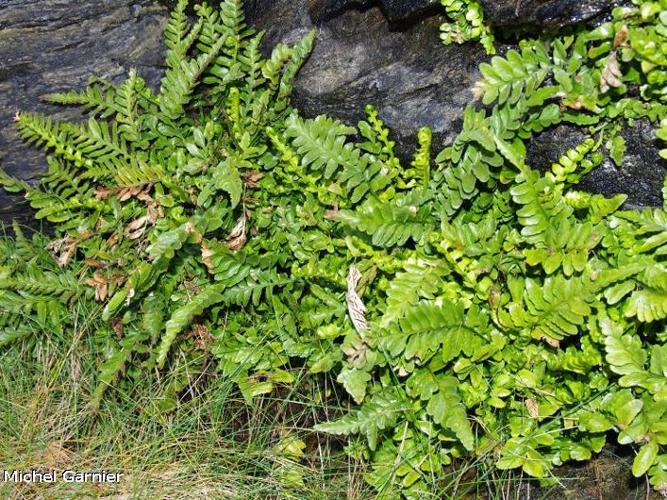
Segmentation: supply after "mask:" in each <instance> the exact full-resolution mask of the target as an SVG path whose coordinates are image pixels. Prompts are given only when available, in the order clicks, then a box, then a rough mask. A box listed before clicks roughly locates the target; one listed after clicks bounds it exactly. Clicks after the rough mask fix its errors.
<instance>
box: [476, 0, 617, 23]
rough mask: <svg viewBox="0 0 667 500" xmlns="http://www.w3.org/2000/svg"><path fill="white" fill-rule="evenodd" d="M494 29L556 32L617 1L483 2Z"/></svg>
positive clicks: (537, 0)
mask: <svg viewBox="0 0 667 500" xmlns="http://www.w3.org/2000/svg"><path fill="white" fill-rule="evenodd" d="M480 2H481V4H482V7H483V8H484V14H485V15H486V19H487V20H488V21H489V22H490V23H491V24H493V25H494V26H507V27H537V28H547V29H556V28H560V27H562V26H566V25H569V24H575V23H579V22H581V21H586V20H588V19H591V18H593V17H595V16H597V15H599V14H601V13H603V12H605V11H607V10H609V9H610V8H611V6H612V5H613V4H614V3H615V2H614V1H613V0H480Z"/></svg>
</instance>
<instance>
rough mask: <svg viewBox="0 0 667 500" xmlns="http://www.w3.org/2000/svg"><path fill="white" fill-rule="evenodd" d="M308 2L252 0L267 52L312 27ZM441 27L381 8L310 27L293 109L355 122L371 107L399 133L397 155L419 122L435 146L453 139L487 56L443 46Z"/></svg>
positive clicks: (475, 49) (437, 19)
mask: <svg viewBox="0 0 667 500" xmlns="http://www.w3.org/2000/svg"><path fill="white" fill-rule="evenodd" d="M405 3H406V4H410V3H411V2H405ZM417 3H419V2H414V4H417ZM308 4H309V2H308V0H296V1H291V2H287V1H285V2H270V3H269V2H267V1H265V0H255V1H250V2H246V7H247V13H248V15H249V18H250V19H251V20H252V22H253V24H254V25H255V27H257V28H258V29H265V30H267V34H266V36H265V39H264V45H265V47H266V48H267V49H268V48H270V47H271V46H273V44H275V43H276V42H278V41H281V40H282V41H288V42H294V41H296V40H298V39H299V38H300V37H302V36H303V35H304V34H305V33H307V32H308V31H309V30H310V29H312V28H313V27H314V21H313V19H312V18H311V16H310V15H309V9H308ZM387 4H388V2H387ZM441 23H442V17H441V16H427V17H425V18H424V19H422V20H415V18H414V17H412V18H411V21H410V22H407V23H405V25H404V26H400V25H396V24H394V23H389V22H388V20H387V18H386V15H385V13H384V10H383V7H381V6H374V7H370V8H367V9H363V10H360V9H358V8H351V9H349V10H346V11H344V12H343V13H341V14H340V15H338V16H336V17H334V18H333V19H331V20H329V21H327V22H325V23H323V24H321V25H319V26H317V29H318V36H317V43H316V45H315V49H314V51H313V54H312V56H311V57H310V59H309V60H308V63H307V64H306V65H305V66H304V68H303V69H302V71H301V73H300V74H299V78H298V79H297V82H296V85H295V89H294V97H293V102H294V104H295V106H296V107H298V108H299V109H300V110H302V111H303V112H304V113H305V114H306V115H308V116H314V115H317V114H322V113H326V114H329V115H332V116H335V117H337V118H341V119H343V120H344V121H347V122H349V123H356V121H358V120H359V119H361V118H363V109H364V106H365V105H366V104H368V103H370V104H373V105H374V106H376V107H377V108H378V109H379V111H380V115H381V116H382V118H383V119H384V120H385V121H386V123H387V125H388V126H389V127H391V128H392V130H393V131H394V133H395V134H396V135H397V136H398V138H399V139H400V141H399V144H401V146H402V147H403V150H402V152H403V153H404V154H405V153H407V152H408V151H410V152H411V145H412V144H414V136H415V134H416V132H417V130H418V129H419V127H420V126H422V125H428V126H430V127H431V128H432V129H433V131H434V133H435V141H434V144H435V145H436V147H438V146H440V145H441V144H442V143H443V142H444V141H445V140H448V139H451V138H453V137H454V136H455V135H456V133H457V131H458V127H457V122H458V120H460V118H461V115H462V112H463V109H464V108H465V105H466V104H468V103H469V102H470V101H471V100H472V87H473V86H474V83H475V81H476V79H477V78H478V76H479V73H478V72H477V66H478V65H479V63H480V62H482V61H483V60H485V59H486V57H487V56H486V54H485V53H484V50H483V49H482V48H481V47H480V46H479V45H478V44H467V45H463V46H449V47H445V46H443V45H442V44H441V43H440V40H439V29H440V24H441Z"/></svg>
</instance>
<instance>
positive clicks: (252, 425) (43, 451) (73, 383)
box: [0, 331, 372, 499]
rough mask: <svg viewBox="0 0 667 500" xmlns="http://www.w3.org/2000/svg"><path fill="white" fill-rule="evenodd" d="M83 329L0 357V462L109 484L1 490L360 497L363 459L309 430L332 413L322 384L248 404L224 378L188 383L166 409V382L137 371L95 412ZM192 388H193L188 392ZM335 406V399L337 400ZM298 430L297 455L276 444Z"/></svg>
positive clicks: (56, 494)
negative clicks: (158, 408) (160, 400)
mask: <svg viewBox="0 0 667 500" xmlns="http://www.w3.org/2000/svg"><path fill="white" fill-rule="evenodd" d="M93 348H94V346H92V345H91V339H90V337H89V336H88V335H87V332H85V331H83V332H82V333H80V334H79V335H77V336H76V339H75V340H74V342H71V341H70V344H69V345H68V343H67V342H66V341H65V339H55V340H51V341H46V342H42V343H38V344H35V343H32V344H31V345H29V344H28V343H23V344H17V345H15V346H14V347H11V348H9V349H7V350H6V351H5V352H3V353H2V354H0V366H1V367H2V370H0V433H1V435H2V436H3V439H1V440H0V464H1V465H0V469H5V470H7V469H9V470H13V469H20V470H24V469H35V468H37V469H49V470H50V469H55V470H59V471H62V470H77V471H97V470H108V471H114V472H115V471H122V472H123V473H124V476H123V478H122V480H121V481H120V482H119V483H110V484H93V483H83V484H73V483H65V482H62V481H59V482H56V483H55V484H12V483H2V482H0V497H2V498H35V497H39V498H59V499H60V498H80V497H82V496H91V497H99V496H109V495H111V496H113V497H115V498H146V497H162V498H164V497H172V498H206V497H212V498H245V499H248V498H278V497H280V498H314V499H318V498H321V499H329V498H352V499H365V498H371V497H372V494H371V492H370V490H369V489H368V487H367V486H366V485H365V484H364V482H363V478H362V472H363V467H362V466H361V464H360V463H358V462H355V461H353V460H351V459H349V458H348V457H347V456H346V455H345V454H344V452H343V446H342V445H341V443H340V442H337V441H332V440H324V439H323V436H322V435H318V434H316V433H313V432H311V431H309V430H308V428H309V427H310V426H311V425H312V424H313V423H314V422H316V421H320V420H321V419H323V418H328V414H333V413H335V412H337V411H340V408H335V407H333V406H331V405H332V404H333V403H334V402H335V398H327V401H328V402H327V403H324V404H322V403H321V401H322V399H323V395H325V394H333V393H332V392H331V391H330V384H331V381H330V380H327V379H322V380H320V381H312V380H311V379H309V380H308V382H307V383H306V381H305V380H304V378H303V377H300V376H299V375H300V374H302V373H301V372H298V373H297V374H296V375H297V379H298V383H297V384H295V386H294V388H292V389H291V390H289V391H287V390H286V389H285V390H283V391H282V393H279V394H277V395H275V396H273V397H265V398H260V399H257V400H256V401H255V402H254V403H253V404H252V405H247V404H246V403H245V401H244V400H243V399H242V398H241V397H240V395H239V394H238V392H237V391H236V390H234V388H233V387H231V386H230V384H229V383H227V382H226V381H225V380H222V379H220V378H216V377H215V376H212V375H211V376H207V377H199V378H196V379H193V380H192V384H191V386H190V387H189V390H188V391H185V393H184V395H183V397H182V398H181V402H180V404H179V406H178V407H177V409H176V410H174V411H173V412H170V413H169V414H166V415H160V414H158V413H156V412H154V411H152V408H153V405H152V403H153V401H154V399H155V395H156V394H159V393H160V392H161V391H162V388H163V386H164V384H165V381H161V380H159V379H158V378H157V377H156V376H154V377H145V378H144V379H143V380H142V383H141V384H139V385H135V386H134V387H132V389H131V390H128V389H124V388H123V387H122V386H121V387H117V388H115V389H114V390H113V391H110V392H109V394H108V397H107V398H106V400H105V402H104V403H103V405H102V406H101V408H100V411H99V413H98V414H97V415H93V414H92V413H91V411H90V410H89V408H88V406H87V402H86V401H87V398H88V397H89V394H90V393H91V390H92V383H93V381H94V379H95V376H94V374H95V372H96V367H95V366H93V365H92V364H91V363H92V362H91V361H90V360H93V359H95V358H96V356H91V355H90V350H91V349H93ZM193 396H194V397H193ZM340 404H343V403H342V402H340ZM291 437H299V438H300V439H303V440H304V441H305V443H306V454H305V456H304V457H302V458H301V459H299V458H297V457H293V456H291V455H290V454H288V453H285V452H282V451H281V450H280V448H279V446H278V445H279V444H280V443H284V442H286V440H287V439H290V438H291Z"/></svg>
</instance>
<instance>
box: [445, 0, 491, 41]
mask: <svg viewBox="0 0 667 500" xmlns="http://www.w3.org/2000/svg"><path fill="white" fill-rule="evenodd" d="M440 3H441V4H442V6H443V7H444V8H445V15H446V17H447V21H446V22H444V23H443V24H442V26H441V27H440V38H441V40H442V43H444V44H445V45H451V44H452V43H457V44H461V43H465V42H468V41H479V43H481V44H482V46H483V47H484V50H486V53H487V54H495V53H496V49H495V47H494V45H493V44H494V40H495V39H494V36H493V33H492V32H491V28H490V26H489V25H488V24H487V23H486V21H485V20H484V11H483V10H482V5H481V4H480V3H479V1H477V0H440Z"/></svg>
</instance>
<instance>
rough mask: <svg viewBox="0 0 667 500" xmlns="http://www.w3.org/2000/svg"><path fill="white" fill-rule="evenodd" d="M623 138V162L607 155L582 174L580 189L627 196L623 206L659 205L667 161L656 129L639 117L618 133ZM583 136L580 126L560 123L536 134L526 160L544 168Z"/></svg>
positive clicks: (579, 141) (543, 169)
mask: <svg viewBox="0 0 667 500" xmlns="http://www.w3.org/2000/svg"><path fill="white" fill-rule="evenodd" d="M621 135H622V136H623V138H624V139H625V141H626V147H627V150H626V154H625V159H624V160H623V165H622V166H621V167H617V166H616V165H614V163H613V162H612V161H611V159H609V158H606V159H605V161H604V163H603V164H602V165H600V166H599V167H598V168H597V169H595V170H593V171H592V172H591V173H589V174H588V175H587V176H586V177H584V178H583V179H582V181H581V183H580V184H579V186H578V187H579V188H580V189H582V190H584V191H588V192H591V193H601V194H606V195H613V194H616V193H624V194H626V195H627V196H628V198H627V200H626V206H627V207H628V208H638V207H644V206H660V205H662V193H661V190H662V183H663V180H664V178H665V174H667V162H665V161H664V160H662V159H661V158H660V155H659V154H658V150H659V149H660V147H661V146H660V145H659V144H658V139H656V137H655V128H654V127H653V125H651V123H650V122H649V121H648V120H638V121H637V122H636V123H635V126H634V127H631V128H630V127H629V128H626V129H625V130H623V131H622V132H621ZM585 138H586V136H585V135H584V133H583V131H582V130H581V129H578V128H576V127H574V126H571V125H560V126H558V127H554V128H552V129H550V130H546V131H544V132H543V133H542V134H540V135H539V136H537V137H536V138H535V139H534V140H533V141H532V143H531V144H530V147H529V148H528V158H527V162H528V164H529V165H530V166H532V167H535V168H538V169H539V170H541V171H545V170H548V169H550V168H551V164H552V163H553V162H555V161H558V159H559V158H560V157H561V155H562V154H563V153H564V152H565V151H567V150H568V149H569V148H573V147H576V146H577V145H578V144H581V142H583V141H584V139H585Z"/></svg>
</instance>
